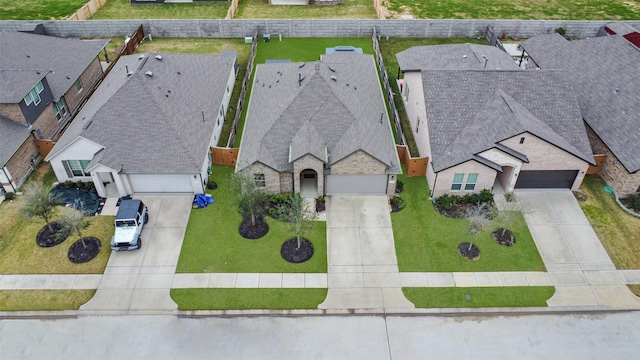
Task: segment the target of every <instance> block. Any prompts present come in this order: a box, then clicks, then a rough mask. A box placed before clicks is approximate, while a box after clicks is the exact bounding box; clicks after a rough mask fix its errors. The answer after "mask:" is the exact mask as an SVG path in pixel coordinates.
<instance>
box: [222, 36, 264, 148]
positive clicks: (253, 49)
mask: <svg viewBox="0 0 640 360" xmlns="http://www.w3.org/2000/svg"><path fill="white" fill-rule="evenodd" d="M257 49H258V30H256V32H255V33H254V35H253V43H252V44H251V54H249V61H248V62H247V71H246V72H245V74H244V79H242V90H240V98H239V99H238V105H237V106H236V116H235V117H234V118H233V124H232V125H231V133H230V134H229V141H228V142H227V147H228V148H230V147H233V142H234V141H235V140H236V134H237V132H238V124H239V123H240V115H242V108H243V106H244V98H245V95H246V94H247V88H248V87H249V79H250V78H251V71H252V70H253V60H254V59H255V57H256V51H257Z"/></svg>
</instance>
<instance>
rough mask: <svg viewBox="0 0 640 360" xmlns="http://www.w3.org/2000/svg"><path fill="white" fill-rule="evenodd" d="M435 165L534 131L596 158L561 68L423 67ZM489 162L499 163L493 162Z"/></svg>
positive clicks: (471, 156)
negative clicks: (527, 69)
mask: <svg viewBox="0 0 640 360" xmlns="http://www.w3.org/2000/svg"><path fill="white" fill-rule="evenodd" d="M422 81H423V88H424V94H425V95H424V97H425V104H426V110H427V119H428V121H427V123H428V126H429V138H430V143H431V151H432V164H433V169H434V171H436V172H438V171H442V170H444V169H447V168H449V167H451V166H455V165H457V164H460V163H463V162H465V161H468V160H477V161H480V162H482V161H481V160H479V159H478V157H477V156H476V155H477V154H479V153H481V152H483V151H485V150H488V149H491V148H497V149H499V150H502V151H505V152H507V153H509V154H510V155H512V156H515V157H516V158H519V159H521V160H522V161H526V160H527V159H526V156H525V155H523V154H520V153H518V152H515V151H513V150H510V149H504V148H505V147H504V145H502V144H498V143H499V142H500V141H503V140H505V139H508V138H511V137H513V136H517V135H519V134H523V133H525V132H526V133H530V134H533V135H535V136H537V137H539V138H541V139H543V140H545V141H547V142H549V143H551V144H553V145H555V146H557V147H559V148H561V149H564V150H565V151H567V152H569V153H571V154H573V155H575V156H577V157H578V158H580V159H583V160H584V161H586V162H588V163H593V154H592V153H591V148H590V145H589V140H588V137H587V133H586V130H585V128H584V124H583V122H582V118H581V117H580V109H579V107H578V102H577V100H576V98H575V95H574V94H573V92H572V90H571V88H570V87H568V86H565V85H563V84H564V82H565V79H564V78H563V76H562V73H561V72H559V71H497V70H494V71H486V70H483V71H473V70H467V71H457V70H441V71H438V70H431V71H423V72H422ZM483 163H484V164H485V165H487V166H490V167H493V168H495V166H494V165H493V164H487V163H486V162H483Z"/></svg>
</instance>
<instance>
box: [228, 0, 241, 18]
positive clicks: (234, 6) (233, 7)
mask: <svg viewBox="0 0 640 360" xmlns="http://www.w3.org/2000/svg"><path fill="white" fill-rule="evenodd" d="M239 3H240V0H231V4H230V5H229V10H227V16H226V17H225V20H231V19H233V18H234V17H236V14H237V13H238V4H239Z"/></svg>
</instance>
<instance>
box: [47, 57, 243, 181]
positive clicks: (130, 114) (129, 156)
mask: <svg viewBox="0 0 640 360" xmlns="http://www.w3.org/2000/svg"><path fill="white" fill-rule="evenodd" d="M158 56H159V57H160V58H161V60H159V59H158V58H157V57H158ZM234 62H235V58H234V57H231V56H222V55H191V54H155V53H154V54H143V55H128V56H123V57H121V58H120V60H118V62H117V63H116V65H115V67H114V68H113V69H112V70H111V71H110V72H109V75H108V76H107V77H106V78H105V80H104V81H103V82H102V84H101V85H100V87H99V88H98V89H97V90H96V91H95V92H94V94H93V95H92V96H91V98H90V99H89V101H88V102H87V103H86V104H85V106H84V107H83V109H82V110H81V111H80V113H79V114H78V115H77V116H76V118H75V120H74V121H73V123H72V124H71V126H70V127H69V128H68V129H67V131H66V132H65V133H64V135H63V136H62V137H61V138H60V140H58V142H57V144H56V146H55V147H54V148H53V149H52V151H51V153H50V154H49V155H48V156H47V159H46V160H50V159H51V158H53V157H55V156H57V155H58V154H60V153H61V152H62V151H63V150H64V149H65V148H66V147H67V146H68V145H69V144H71V143H72V142H74V141H75V140H76V139H78V138H79V137H82V138H86V139H88V140H91V141H93V142H95V143H97V144H100V145H101V146H103V147H104V149H102V150H101V151H99V152H98V153H97V154H96V155H95V157H93V160H92V161H91V163H90V164H89V168H93V167H94V166H95V165H97V164H102V165H104V166H107V167H109V168H111V169H115V170H120V169H122V172H123V173H127V174H185V173H187V174H194V173H199V172H200V171H201V167H202V162H203V160H204V156H205V154H206V152H207V151H208V149H209V146H210V141H211V137H212V136H213V129H214V127H215V125H216V118H217V116H218V114H219V112H220V107H221V105H222V100H223V97H224V95H225V92H226V87H227V83H228V79H229V77H230V76H231V73H232V69H233V66H234ZM91 155H93V154H91Z"/></svg>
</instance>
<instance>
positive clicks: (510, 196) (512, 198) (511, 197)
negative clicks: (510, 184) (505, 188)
mask: <svg viewBox="0 0 640 360" xmlns="http://www.w3.org/2000/svg"><path fill="white" fill-rule="evenodd" d="M504 198H505V199H506V200H507V201H508V202H514V201H516V195H515V194H514V193H513V192H508V193H505V194H504Z"/></svg>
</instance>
